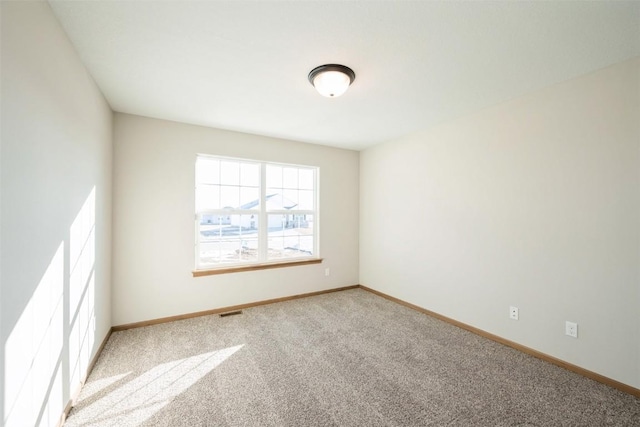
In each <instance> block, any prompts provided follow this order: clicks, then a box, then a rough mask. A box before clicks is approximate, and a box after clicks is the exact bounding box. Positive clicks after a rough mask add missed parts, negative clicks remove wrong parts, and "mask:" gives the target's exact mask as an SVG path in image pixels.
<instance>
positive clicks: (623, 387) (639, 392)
mask: <svg viewBox="0 0 640 427" xmlns="http://www.w3.org/2000/svg"><path fill="white" fill-rule="evenodd" d="M359 288H360V289H363V290H365V291H368V292H371V293H372V294H375V295H378V296H380V297H382V298H385V299H387V300H389V301H393V302H395V303H398V304H400V305H404V306H405V307H408V308H411V309H413V310H416V311H419V312H420V313H423V314H426V315H428V316H431V317H434V318H436V319H439V320H442V321H444V322H447V323H450V324H452V325H454V326H457V327H459V328H461V329H465V330H467V331H469V332H473V333H474V334H476V335H480V336H481V337H484V338H487V339H490V340H492V341H495V342H497V343H500V344H502V345H506V346H507V347H511V348H513V349H515V350H518V351H521V352H523V353H526V354H528V355H530V356H533V357H536V358H538V359H541V360H544V361H545V362H549V363H551V364H554V365H556V366H559V367H561V368H564V369H567V370H569V371H571V372H575V373H576V374H579V375H582V376H583V377H587V378H589V379H592V380H594V381H597V382H599V383H602V384H605V385H608V386H609V387H613V388H615V389H618V390H620V391H623V392H625V393H628V394H631V395H633V396H636V397H638V398H640V389H637V388H635V387H632V386H630V385H628V384H625V383H621V382H619V381H616V380H614V379H612V378H609V377H605V376H604V375H600V374H598V373H596V372H593V371H590V370H588V369H585V368H581V367H580V366H577V365H574V364H572V363H569V362H565V361H564V360H561V359H558V358H557V357H553V356H550V355H548V354H546V353H542V352H540V351H538V350H534V349H532V348H529V347H526V346H524V345H522V344H518V343H517V342H514V341H510V340H508V339H505V338H502V337H500V336H498V335H494V334H492V333H489V332H487V331H483V330H482V329H478V328H476V327H474V326H470V325H467V324H466V323H462V322H459V321H457V320H455V319H451V318H450V317H446V316H443V315H442V314H438V313H436V312H434V311H431V310H427V309H426V308H422V307H420V306H417V305H415V304H411V303H409V302H406V301H403V300H401V299H399V298H396V297H392V296H391V295H387V294H385V293H383V292H380V291H376V290H375V289H371V288H368V287H366V286H364V285H360V286H359Z"/></svg>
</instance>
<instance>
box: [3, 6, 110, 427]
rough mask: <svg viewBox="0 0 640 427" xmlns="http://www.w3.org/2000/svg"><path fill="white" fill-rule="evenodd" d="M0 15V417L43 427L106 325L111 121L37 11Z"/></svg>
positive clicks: (53, 24) (51, 421)
mask: <svg viewBox="0 0 640 427" xmlns="http://www.w3.org/2000/svg"><path fill="white" fill-rule="evenodd" d="M0 7H1V11H2V12H1V14H2V23H1V24H2V48H1V52H2V58H1V59H2V68H1V72H2V79H1V80H2V104H1V109H2V115H1V120H2V133H1V141H2V149H1V192H0V194H1V198H2V200H1V206H2V215H1V228H0V230H1V237H2V239H1V241H2V254H1V269H0V271H1V272H2V278H1V279H2V284H1V285H2V286H1V289H2V291H1V292H2V300H1V302H0V306H1V314H2V319H1V321H2V333H1V336H2V350H3V359H4V360H3V363H2V364H1V366H2V370H3V373H4V381H2V384H1V387H2V388H1V390H2V398H1V399H0V401H1V402H2V403H0V405H2V407H0V413H1V414H2V415H3V423H4V425H6V426H27V425H43V426H51V425H55V423H56V422H57V421H58V419H59V417H60V415H61V414H62V411H63V409H64V406H65V405H66V403H67V402H68V401H69V398H70V396H71V393H73V392H75V391H76V389H77V387H78V386H79V383H80V380H81V379H82V376H83V375H84V374H85V373H86V369H87V365H88V363H89V361H90V359H91V358H92V356H93V355H94V354H95V351H96V350H97V347H98V346H99V345H100V343H101V342H102V340H103V339H104V338H105V336H106V334H107V332H108V330H109V328H110V326H111V307H110V270H111V266H110V256H111V248H110V239H111V238H110V234H111V230H110V228H111V210H110V209H111V207H110V206H111V157H112V152H111V151H112V144H111V140H112V113H111V110H110V108H109V106H108V105H107V103H106V102H105V100H104V98H103V97H102V95H101V93H100V92H99V91H98V89H97V87H96V85H95V84H94V82H93V80H92V79H91V77H90V76H89V75H88V73H87V71H86V70H85V68H84V66H83V65H82V64H81V62H80V60H79V58H78V57H77V55H76V53H75V51H74V49H73V47H72V45H71V43H70V42H69V40H68V39H67V37H66V35H65V33H64V32H63V30H62V29H61V27H60V26H59V24H58V21H57V20H56V19H55V17H54V16H53V13H52V11H51V9H50V7H49V5H48V3H46V2H5V1H3V2H2V3H1V6H0Z"/></svg>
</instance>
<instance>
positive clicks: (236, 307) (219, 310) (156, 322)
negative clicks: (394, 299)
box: [111, 285, 360, 332]
mask: <svg viewBox="0 0 640 427" xmlns="http://www.w3.org/2000/svg"><path fill="white" fill-rule="evenodd" d="M359 286H360V285H351V286H344V287H341V288H333V289H326V290H324V291H316V292H308V293H306V294H298V295H291V296H288V297H282V298H273V299H268V300H262V301H256V302H250V303H247V304H239V305H232V306H229V307H220V308H214V309H212V310H205V311H198V312H195V313H187V314H179V315H177V316H169V317H161V318H159V319H152V320H144V321H142V322H134V323H127V324H124V325H118V326H114V327H112V328H111V330H112V331H113V332H118V331H126V330H127V329H134V328H142V327H145V326H152V325H159V324H161V323H167V322H175V321H176V320H184V319H191V318H194V317H200V316H209V315H212V314H219V313H225V312H227V311H236V310H244V309H247V308H251V307H258V306H261V305H267V304H274V303H277V302H284V301H291V300H294V299H300V298H307V297H313V296H316V295H322V294H328V293H332V292H340V291H346V290H349V289H356V288H358V287H359Z"/></svg>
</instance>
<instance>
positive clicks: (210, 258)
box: [200, 242, 220, 265]
mask: <svg viewBox="0 0 640 427" xmlns="http://www.w3.org/2000/svg"><path fill="white" fill-rule="evenodd" d="M219 261H220V244H219V243H218V242H207V243H200V264H205V265H206V264H215V263H218V262H219Z"/></svg>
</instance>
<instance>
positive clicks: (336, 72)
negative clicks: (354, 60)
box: [309, 64, 356, 98]
mask: <svg viewBox="0 0 640 427" xmlns="http://www.w3.org/2000/svg"><path fill="white" fill-rule="evenodd" d="M355 78H356V73H354V72H353V70H352V69H351V68H349V67H345V66H344V65H338V64H326V65H321V66H319V67H316V68H314V69H313V70H311V72H310V73H309V82H311V84H312V85H313V87H315V88H316V90H317V91H318V93H319V94H320V95H322V96H326V97H328V98H336V97H338V96H340V95H342V94H343V93H345V92H346V91H347V89H349V85H350V84H351V83H353V81H354V80H355Z"/></svg>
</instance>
